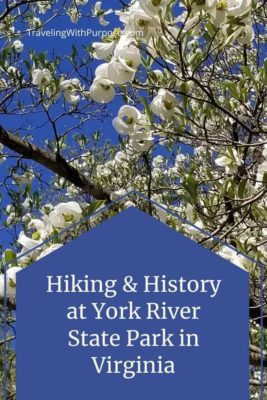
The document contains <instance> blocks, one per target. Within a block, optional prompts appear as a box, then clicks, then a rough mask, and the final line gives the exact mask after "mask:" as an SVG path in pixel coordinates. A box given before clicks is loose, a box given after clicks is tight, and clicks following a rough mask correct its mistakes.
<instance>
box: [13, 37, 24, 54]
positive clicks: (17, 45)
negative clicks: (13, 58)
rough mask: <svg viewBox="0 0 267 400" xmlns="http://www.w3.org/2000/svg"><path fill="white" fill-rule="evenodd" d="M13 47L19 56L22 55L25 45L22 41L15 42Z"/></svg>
mask: <svg viewBox="0 0 267 400" xmlns="http://www.w3.org/2000/svg"><path fill="white" fill-rule="evenodd" d="M12 47H13V49H14V50H15V52H16V53H18V54H20V53H22V52H23V50H24V44H23V43H22V42H21V41H20V40H15V41H14V42H13V44H12Z"/></svg>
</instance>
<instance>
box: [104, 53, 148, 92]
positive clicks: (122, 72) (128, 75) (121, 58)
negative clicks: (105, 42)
mask: <svg viewBox="0 0 267 400" xmlns="http://www.w3.org/2000/svg"><path fill="white" fill-rule="evenodd" d="M140 64H141V54H140V51H139V49H138V48H137V47H135V46H129V47H128V48H122V49H119V50H117V51H116V52H115V53H114V56H113V58H112V60H111V62H110V63H109V66H108V76H109V79H110V80H111V81H113V82H114V83H116V84H118V85H123V84H125V83H127V82H130V81H132V80H133V79H134V76H135V74H136V71H137V69H138V67H139V65H140Z"/></svg>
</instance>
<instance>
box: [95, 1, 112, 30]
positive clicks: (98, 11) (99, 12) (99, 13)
mask: <svg viewBox="0 0 267 400" xmlns="http://www.w3.org/2000/svg"><path fill="white" fill-rule="evenodd" d="M112 13H113V10H112V8H109V9H108V10H106V11H105V10H103V9H102V1H97V2H96V3H95V6H94V9H93V16H94V17H97V18H98V22H99V23H100V25H102V26H108V25H109V22H108V21H106V20H105V17H106V16H107V15H109V14H112Z"/></svg>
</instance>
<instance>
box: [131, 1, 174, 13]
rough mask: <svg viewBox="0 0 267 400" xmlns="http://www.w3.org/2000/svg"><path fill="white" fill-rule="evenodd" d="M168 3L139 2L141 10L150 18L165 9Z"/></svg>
mask: <svg viewBox="0 0 267 400" xmlns="http://www.w3.org/2000/svg"><path fill="white" fill-rule="evenodd" d="M168 3H170V0H139V4H140V6H141V7H142V9H143V10H144V11H145V12H146V13H147V14H148V15H150V16H152V17H154V15H157V14H159V12H160V11H163V10H164V9H166V6H167V5H168Z"/></svg>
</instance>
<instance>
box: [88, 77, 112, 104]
mask: <svg viewBox="0 0 267 400" xmlns="http://www.w3.org/2000/svg"><path fill="white" fill-rule="evenodd" d="M89 97H90V98H91V99H92V100H94V101H95V102H96V103H101V104H105V103H110V102H111V101H112V100H113V99H114V97H115V89H114V87H113V85H112V82H111V81H110V80H109V79H106V78H104V77H102V76H100V75H98V76H96V78H95V79H94V81H93V83H92V85H91V87H90V90H89Z"/></svg>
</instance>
